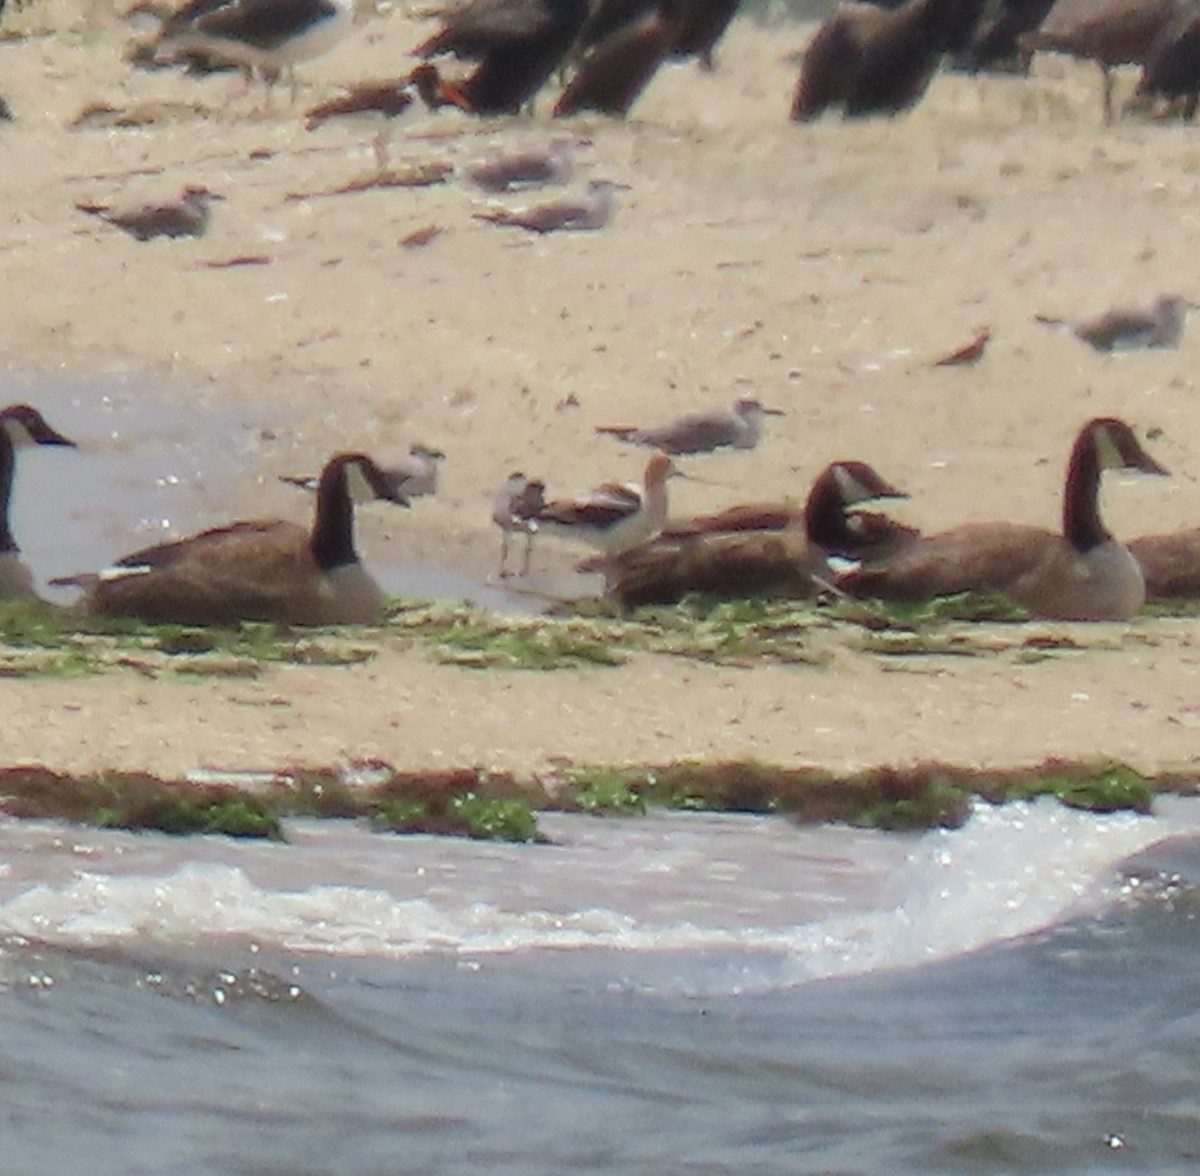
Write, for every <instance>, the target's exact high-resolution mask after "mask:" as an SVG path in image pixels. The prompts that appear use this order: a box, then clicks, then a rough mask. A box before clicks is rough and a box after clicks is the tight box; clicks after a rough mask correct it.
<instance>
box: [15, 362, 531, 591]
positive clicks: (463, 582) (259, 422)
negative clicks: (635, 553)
mask: <svg viewBox="0 0 1200 1176" xmlns="http://www.w3.org/2000/svg"><path fill="white" fill-rule="evenodd" d="M23 401H28V402H29V403H32V404H34V405H36V406H37V407H38V408H39V409H40V410H41V411H42V412H43V413H44V414H45V416H46V419H47V420H48V421H49V422H50V423H51V424H52V425H53V426H54V427H55V428H57V429H59V430H60V431H61V432H63V433H65V434H66V435H67V436H68V437H70V438H71V440H72V441H75V442H76V443H77V444H78V446H79V448H78V449H75V450H67V449H61V448H55V447H45V448H37V447H35V448H33V449H31V450H27V451H25V452H22V453H21V454H20V457H19V459H18V460H19V471H18V476H17V479H16V484H15V491H14V495H13V504H12V526H13V531H14V533H15V534H16V537H17V542H18V543H19V544H20V546H21V549H22V551H23V552H24V556H25V560H26V562H27V563H28V564H29V566H30V567H31V568H32V569H33V572H34V576H35V580H36V582H37V584H38V590H39V591H40V592H42V593H43V594H44V595H45V596H46V597H47V599H50V600H54V601H56V602H58V603H64V602H66V601H68V600H69V599H70V598H71V596H72V595H73V590H71V589H58V588H52V587H50V586H49V583H48V582H49V581H50V580H52V579H53V578H55V577H56V576H66V575H71V574H72V573H75V572H84V571H91V570H94V569H97V568H101V567H104V566H106V565H107V564H108V563H109V562H110V561H111V560H113V559H114V558H116V557H117V556H119V555H122V554H124V553H126V552H129V551H134V550H137V549H138V548H140V547H145V546H148V545H150V544H153V543H158V542H163V541H165V540H168V539H174V538H179V537H180V536H183V535H186V534H188V533H190V532H192V531H194V530H199V529H201V528H203V527H206V526H218V525H220V524H221V523H223V522H226V521H228V520H229V519H230V518H232V517H233V515H232V514H231V511H232V510H233V504H234V500H235V498H236V491H237V488H238V486H239V485H244V484H245V482H246V481H247V479H249V478H250V477H252V476H253V474H254V473H255V471H256V470H257V469H258V467H259V466H260V464H261V462H262V460H263V446H264V439H263V431H264V429H266V428H267V426H268V417H267V415H266V414H265V412H263V411H261V410H260V411H255V410H253V409H251V408H247V407H245V406H242V405H238V404H236V403H235V402H234V401H233V400H232V398H225V399H219V398H217V397H215V396H214V395H213V394H212V392H211V391H209V392H203V391H201V390H199V389H189V388H178V387H173V388H172V389H171V390H170V394H169V395H168V394H167V393H166V392H164V391H162V390H159V389H156V388H154V387H153V386H151V385H150V384H149V383H148V382H147V381H145V380H144V379H135V378H132V377H130V378H125V377H120V376H109V377H104V378H103V379H101V378H94V379H90V380H71V379H66V378H61V379H59V378H51V377H45V376H39V377H38V378H37V380H36V381H35V380H32V379H30V378H28V377H25V376H22V375H19V374H16V373H13V372H6V371H4V370H3V369H0V404H11V403H16V402H23ZM270 421H271V423H274V424H275V425H277V424H278V412H277V411H274V410H273V412H272V416H271V418H270ZM304 509H305V508H304V506H303V505H301V504H300V503H299V502H298V504H297V509H296V513H295V515H294V516H291V517H295V518H297V519H302V518H303V511H304ZM372 509H394V508H390V507H386V506H379V507H373V508H372ZM370 566H371V571H372V573H373V574H374V575H375V577H376V578H377V579H378V580H379V582H380V584H381V585H382V586H383V588H384V590H385V591H386V592H388V593H390V594H392V595H396V596H406V597H410V598H415V599H451V600H467V601H470V602H472V603H474V604H476V605H478V606H480V607H483V608H490V609H495V610H500V611H505V612H521V613H529V612H538V611H541V610H542V609H544V608H545V606H546V599H545V598H544V597H541V596H537V595H529V594H524V593H517V592H512V591H509V590H508V589H507V588H505V587H502V586H499V585H496V584H492V583H488V582H487V581H486V580H485V579H484V578H483V577H482V576H481V577H480V578H479V579H473V578H472V577H469V576H465V575H462V574H461V573H458V572H455V571H451V570H449V569H447V568H441V567H436V566H429V565H426V566H421V565H416V564H414V563H413V561H412V560H411V558H406V557H405V555H404V554H403V553H402V552H401V551H399V550H398V549H395V547H394V545H393V547H392V548H383V549H381V550H378V551H372V552H371V559H370Z"/></svg>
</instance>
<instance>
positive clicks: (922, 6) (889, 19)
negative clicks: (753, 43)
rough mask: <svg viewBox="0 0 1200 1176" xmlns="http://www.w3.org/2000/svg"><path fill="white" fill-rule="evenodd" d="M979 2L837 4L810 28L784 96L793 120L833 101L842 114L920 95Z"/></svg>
mask: <svg viewBox="0 0 1200 1176" xmlns="http://www.w3.org/2000/svg"><path fill="white" fill-rule="evenodd" d="M982 3H983V0H908V2H907V3H906V4H904V5H902V6H901V7H900V8H897V9H895V10H894V11H888V10H886V9H883V8H879V7H877V6H875V5H873V4H842V5H841V6H840V7H839V8H838V9H837V10H836V11H835V12H834V14H833V15H832V16H831V17H830V18H829V19H828V20H826V21H825V23H824V24H822V25H821V27H820V28H819V29H818V30H817V32H816V35H815V36H814V37H813V40H812V42H811V43H810V44H809V47H808V50H807V51H806V52H805V55H804V64H803V66H802V68H801V72H800V79H799V81H798V82H797V84H796V90H795V93H794V94H793V97H792V111H791V117H792V120H793V121H795V122H801V121H806V120H808V119H812V118H816V117H817V116H818V115H820V114H821V113H822V112H823V111H824V110H826V109H827V108H828V107H830V106H834V105H841V106H842V107H843V109H844V111H845V114H846V115H847V117H851V118H853V117H861V116H864V115H871V114H895V113H897V112H899V111H901V110H906V109H907V108H908V107H910V106H913V105H914V104H915V103H916V102H917V101H919V100H920V98H921V96H922V95H923V94H924V93H925V91H926V89H927V88H928V86H929V82H930V80H931V79H932V77H933V75H934V73H935V72H936V71H937V67H938V63H939V62H940V60H941V58H942V56H943V54H945V53H946V52H948V51H949V50H950V49H951V48H952V47H953V46H955V45H956V44H958V43H959V42H960V40H961V39H962V36H963V29H964V27H966V26H968V25H969V26H970V27H974V22H975V21H976V20H977V19H978V15H979V13H980V12H981V11H982Z"/></svg>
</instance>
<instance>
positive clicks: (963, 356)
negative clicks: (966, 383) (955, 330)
mask: <svg viewBox="0 0 1200 1176" xmlns="http://www.w3.org/2000/svg"><path fill="white" fill-rule="evenodd" d="M991 338H992V332H991V331H990V330H987V329H986V328H985V329H984V330H982V331H980V332H979V334H978V335H976V336H975V338H974V339H972V340H971V342H970V343H964V344H963V346H961V347H959V348H956V349H955V350H954V351H951V352H950V353H949V354H947V355H943V356H942V357H941V359H935V360H934V361H933V366H934V367H971V366H973V365H975V364H977V363H978V362H979V361H980V360H981V359H982V358H983V353H984V351H986V350H987V345H988V343H989V341H990V340H991Z"/></svg>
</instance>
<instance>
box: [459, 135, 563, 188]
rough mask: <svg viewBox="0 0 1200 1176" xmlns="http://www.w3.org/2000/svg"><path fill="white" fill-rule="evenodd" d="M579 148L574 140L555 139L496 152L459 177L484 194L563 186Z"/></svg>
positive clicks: (467, 169)
mask: <svg viewBox="0 0 1200 1176" xmlns="http://www.w3.org/2000/svg"><path fill="white" fill-rule="evenodd" d="M579 145H580V141H579V140H578V139H574V138H568V137H566V136H563V135H556V136H554V137H553V138H552V139H549V140H547V141H546V142H545V143H539V144H536V145H531V146H528V147H522V148H520V149H518V150H516V151H502V152H498V153H497V154H495V155H491V156H489V157H488V158H487V159H483V160H480V161H479V162H477V163H472V164H468V165H467V166H466V167H464V168H463V174H464V175H465V176H466V178H467V179H468V180H470V182H471V183H472V184H474V185H475V186H476V187H477V188H482V189H483V190H484V191H485V192H511V191H512V190H513V189H514V188H534V187H541V186H542V185H544V184H565V183H567V182H568V181H569V180H570V179H571V177H572V176H573V175H574V174H575V151H576V148H577V147H578V146H579Z"/></svg>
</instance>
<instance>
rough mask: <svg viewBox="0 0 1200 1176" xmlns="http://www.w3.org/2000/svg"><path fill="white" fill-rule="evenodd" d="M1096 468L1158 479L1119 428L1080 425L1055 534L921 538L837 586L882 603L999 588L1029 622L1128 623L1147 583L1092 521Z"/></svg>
mask: <svg viewBox="0 0 1200 1176" xmlns="http://www.w3.org/2000/svg"><path fill="white" fill-rule="evenodd" d="M1104 469H1131V470H1139V471H1141V472H1143V473H1152V474H1165V473H1166V471H1165V470H1164V469H1163V468H1162V467H1161V466H1159V465H1158V463H1157V462H1155V461H1154V460H1153V458H1151V457H1150V456H1149V455H1148V454H1147V453H1146V452H1145V451H1144V450H1143V449H1142V447H1141V445H1140V444H1139V443H1138V441H1137V438H1136V437H1135V436H1134V434H1133V431H1132V430H1131V429H1130V428H1129V426H1128V425H1127V424H1125V422H1123V421H1120V420H1116V419H1115V418H1097V419H1095V420H1093V421H1090V422H1088V424H1087V425H1085V426H1084V428H1083V430H1082V431H1081V432H1080V433H1079V436H1078V437H1077V439H1076V441H1075V445H1074V448H1073V449H1072V452H1071V458H1070V461H1069V463H1068V466H1067V478H1066V489H1065V492H1064V496H1063V530H1062V531H1061V532H1060V533H1055V532H1053V531H1048V530H1044V529H1042V528H1040V527H1031V526H1023V525H1020V524H1016V523H1007V522H996V523H970V524H966V525H965V526H961V527H956V528H954V529H952V530H950V531H944V532H941V533H940V534H936V535H930V536H927V537H924V538H922V539H920V540H918V541H917V542H915V543H913V544H911V545H910V546H909V547H907V548H906V549H905V550H904V551H902V552H901V553H900V554H899V555H898V556H896V557H894V558H892V559H887V560H882V561H878V562H872V563H868V564H865V565H864V566H863V567H861V568H859V569H857V570H856V571H853V572H850V573H848V574H847V575H845V576H843V577H842V578H841V580H840V581H839V583H840V586H841V587H843V588H845V589H846V590H847V591H849V592H852V593H854V594H855V595H859V596H874V597H879V598H883V599H890V600H928V599H932V598H934V597H937V596H949V595H953V594H955V593H958V592H967V591H975V592H1000V593H1003V594H1004V595H1005V596H1007V597H1009V599H1011V600H1013V601H1014V602H1016V603H1017V604H1019V605H1021V606H1022V607H1024V608H1026V609H1028V610H1029V611H1030V612H1031V613H1033V614H1034V615H1035V616H1040V617H1048V618H1052V619H1058V620H1080V621H1103V620H1128V619H1130V618H1131V617H1134V616H1136V615H1137V613H1138V612H1139V611H1140V610H1141V607H1142V605H1143V603H1144V602H1145V583H1144V580H1143V577H1142V573H1141V570H1140V568H1139V567H1138V564H1137V561H1136V560H1135V559H1134V557H1133V556H1132V554H1131V553H1130V551H1129V548H1127V547H1125V546H1124V545H1123V544H1120V543H1118V542H1117V541H1116V540H1115V539H1114V538H1113V537H1112V535H1111V534H1109V532H1108V531H1107V530H1106V529H1105V527H1104V524H1103V523H1102V521H1101V519H1100V513H1099V501H1098V494H1099V486H1100V474H1101V471H1102V470H1104Z"/></svg>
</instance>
